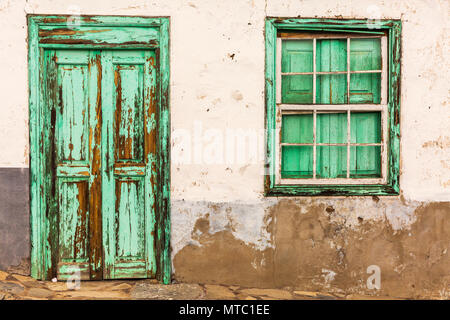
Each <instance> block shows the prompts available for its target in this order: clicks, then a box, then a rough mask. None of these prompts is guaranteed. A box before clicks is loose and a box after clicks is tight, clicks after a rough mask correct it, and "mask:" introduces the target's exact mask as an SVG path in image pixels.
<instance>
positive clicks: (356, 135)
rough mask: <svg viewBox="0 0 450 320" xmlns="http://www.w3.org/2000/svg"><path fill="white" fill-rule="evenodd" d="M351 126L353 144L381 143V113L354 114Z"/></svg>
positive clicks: (351, 116) (351, 115)
mask: <svg viewBox="0 0 450 320" xmlns="http://www.w3.org/2000/svg"><path fill="white" fill-rule="evenodd" d="M350 124H351V126H350V131H351V133H350V142H351V143H380V142H381V112H352V113H351V114H350Z"/></svg>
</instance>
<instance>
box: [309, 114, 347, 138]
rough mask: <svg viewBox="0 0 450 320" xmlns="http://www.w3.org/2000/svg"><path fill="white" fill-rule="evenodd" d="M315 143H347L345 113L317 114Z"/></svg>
mask: <svg viewBox="0 0 450 320" xmlns="http://www.w3.org/2000/svg"><path fill="white" fill-rule="evenodd" d="M316 131H317V132H316V138H317V143H347V113H346V112H340V113H317V119H316Z"/></svg>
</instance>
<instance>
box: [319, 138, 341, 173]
mask: <svg viewBox="0 0 450 320" xmlns="http://www.w3.org/2000/svg"><path fill="white" fill-rule="evenodd" d="M316 157H317V160H316V177H317V178H346V177H347V146H343V147H340V146H317V147H316Z"/></svg>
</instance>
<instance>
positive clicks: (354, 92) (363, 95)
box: [350, 73, 381, 104]
mask: <svg viewBox="0 0 450 320" xmlns="http://www.w3.org/2000/svg"><path fill="white" fill-rule="evenodd" d="M380 92H381V74H380V73H352V74H351V75H350V103H377V104H378V103H380V101H381V95H380Z"/></svg>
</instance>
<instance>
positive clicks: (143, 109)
mask: <svg viewBox="0 0 450 320" xmlns="http://www.w3.org/2000/svg"><path fill="white" fill-rule="evenodd" d="M44 60H45V66H46V68H45V71H44V72H43V77H45V90H44V92H45V96H44V97H43V100H44V102H45V105H46V108H44V111H43V113H44V114H43V124H44V128H43V134H44V135H45V139H43V141H45V143H44V145H43V146H42V148H43V153H44V154H45V160H46V161H45V166H46V170H45V172H46V173H47V174H46V175H45V177H44V179H46V181H47V183H46V185H47V186H48V188H47V190H46V191H45V194H46V197H45V198H46V202H47V203H46V207H47V212H46V217H47V219H48V224H47V225H48V228H49V230H48V234H49V235H50V238H51V239H49V243H50V244H51V250H49V251H50V255H51V257H50V259H51V261H52V265H53V266H56V267H55V268H56V270H55V273H56V276H57V277H58V278H60V279H65V278H67V277H69V276H70V275H72V274H74V273H75V272H77V271H79V272H80V275H81V278H82V279H102V278H105V279H113V278H147V277H154V275H155V269H156V264H155V250H154V247H155V245H154V239H153V234H154V226H155V193H156V181H157V163H156V140H155V139H156V120H155V119H156V99H155V91H156V90H155V88H156V72H155V52H154V51H152V50H46V51H45V58H44Z"/></svg>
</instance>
